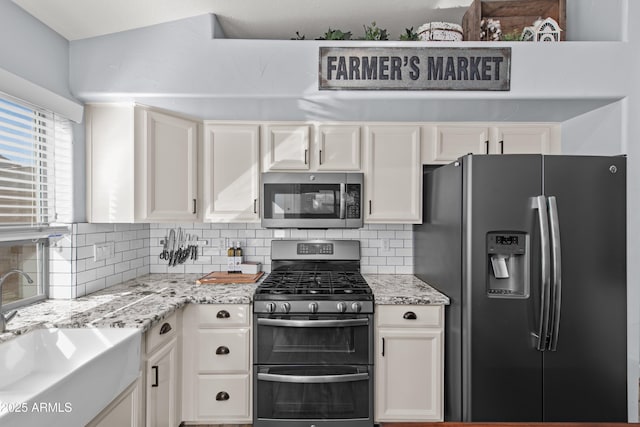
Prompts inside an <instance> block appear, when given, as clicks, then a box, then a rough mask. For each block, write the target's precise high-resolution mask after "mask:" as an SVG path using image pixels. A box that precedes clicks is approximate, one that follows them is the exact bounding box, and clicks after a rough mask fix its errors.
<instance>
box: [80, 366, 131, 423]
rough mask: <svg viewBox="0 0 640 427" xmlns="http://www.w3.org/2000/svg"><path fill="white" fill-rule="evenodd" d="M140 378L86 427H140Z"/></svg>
mask: <svg viewBox="0 0 640 427" xmlns="http://www.w3.org/2000/svg"><path fill="white" fill-rule="evenodd" d="M140 383H141V381H140V377H138V379H137V380H136V381H135V382H134V383H133V384H131V385H130V386H129V387H128V388H127V389H126V390H125V391H123V392H122V393H121V394H120V396H118V397H116V398H115V399H114V400H113V402H111V403H110V404H109V405H108V406H107V407H106V408H105V409H104V410H103V411H102V412H101V413H100V414H98V416H97V417H95V418H94V419H93V420H91V421H90V422H89V423H88V424H87V427H140V426H142V411H141V409H142V398H141V395H142V390H141V385H140Z"/></svg>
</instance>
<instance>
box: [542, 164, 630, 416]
mask: <svg viewBox="0 0 640 427" xmlns="http://www.w3.org/2000/svg"><path fill="white" fill-rule="evenodd" d="M543 163H544V194H545V195H546V196H555V197H556V203H557V211H558V222H559V229H560V240H561V242H562V248H561V262H562V269H561V271H562V278H561V279H562V295H561V310H560V323H559V330H558V340H557V349H556V351H545V352H544V406H543V410H544V421H550V422H556V421H557V422H561V421H579V422H586V421H593V422H595V421H599V422H626V421H627V384H626V379H627V372H626V366H627V349H626V339H627V338H626V337H627V333H626V321H627V320H626V319H627V316H626V211H627V209H626V167H625V164H626V160H625V158H624V157H588V156H580V157H577V156H545V157H544V159H543Z"/></svg>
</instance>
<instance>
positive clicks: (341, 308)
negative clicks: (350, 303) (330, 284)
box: [336, 301, 347, 313]
mask: <svg viewBox="0 0 640 427" xmlns="http://www.w3.org/2000/svg"><path fill="white" fill-rule="evenodd" d="M336 308H337V309H338V312H340V313H344V312H345V311H347V304H346V303H344V302H342V301H341V302H339V303H338V305H337V306H336Z"/></svg>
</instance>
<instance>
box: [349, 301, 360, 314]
mask: <svg viewBox="0 0 640 427" xmlns="http://www.w3.org/2000/svg"><path fill="white" fill-rule="evenodd" d="M351 310H353V312H354V313H360V310H362V304H360V303H359V302H354V303H353V304H351Z"/></svg>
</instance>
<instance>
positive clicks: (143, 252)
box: [50, 223, 413, 298]
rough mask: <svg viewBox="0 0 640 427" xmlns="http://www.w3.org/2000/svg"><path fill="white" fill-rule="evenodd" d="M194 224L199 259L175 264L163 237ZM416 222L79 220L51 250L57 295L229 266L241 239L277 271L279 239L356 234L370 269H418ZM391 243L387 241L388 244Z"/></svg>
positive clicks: (252, 255) (249, 254) (248, 252)
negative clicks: (106, 250) (265, 224)
mask: <svg viewBox="0 0 640 427" xmlns="http://www.w3.org/2000/svg"><path fill="white" fill-rule="evenodd" d="M178 227H182V228H183V229H186V230H189V231H188V232H189V233H190V234H194V235H196V236H197V237H198V239H199V240H205V241H207V245H206V246H201V248H200V253H199V255H198V260H197V261H192V260H188V261H186V262H185V263H184V264H182V265H178V266H175V267H169V266H168V265H167V261H166V260H161V259H159V254H160V252H161V251H162V244H161V243H160V241H161V240H164V239H166V238H167V237H168V236H169V231H170V230H171V229H172V228H176V229H177V228H178ZM411 230H412V226H411V225H410V224H366V225H365V226H364V227H363V228H361V229H329V230H296V229H284V230H279V229H263V228H260V224H259V223H241V224H227V223H221V224H211V223H202V224H85V223H79V224H73V225H72V233H73V234H72V236H70V238H69V239H61V240H60V241H59V242H58V243H57V244H56V246H55V247H52V250H51V252H50V253H51V271H50V276H51V286H50V297H51V298H76V297H80V296H83V295H86V294H87V293H91V292H95V291H97V290H100V289H104V288H105V287H108V286H112V285H115V284H117V283H120V282H122V281H126V280H130V279H133V278H135V277H139V276H142V275H145V274H149V273H196V274H205V273H207V272H209V271H216V270H219V271H224V270H225V269H226V265H227V260H226V247H221V248H219V247H218V244H219V242H220V240H221V239H222V240H223V241H224V240H226V242H225V244H232V243H233V242H235V241H240V244H241V246H242V247H243V249H244V255H245V259H246V260H247V261H255V262H260V263H262V270H263V271H265V272H270V271H271V241H272V240H273V239H356V240H359V241H360V245H361V260H360V263H361V271H362V273H364V274H376V273H378V274H412V273H413V240H412V238H413V232H412V231H411ZM103 242H114V250H115V254H114V256H113V257H110V258H108V259H106V260H101V261H95V260H94V245H95V244H96V243H103ZM385 247H387V248H386V249H385Z"/></svg>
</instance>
